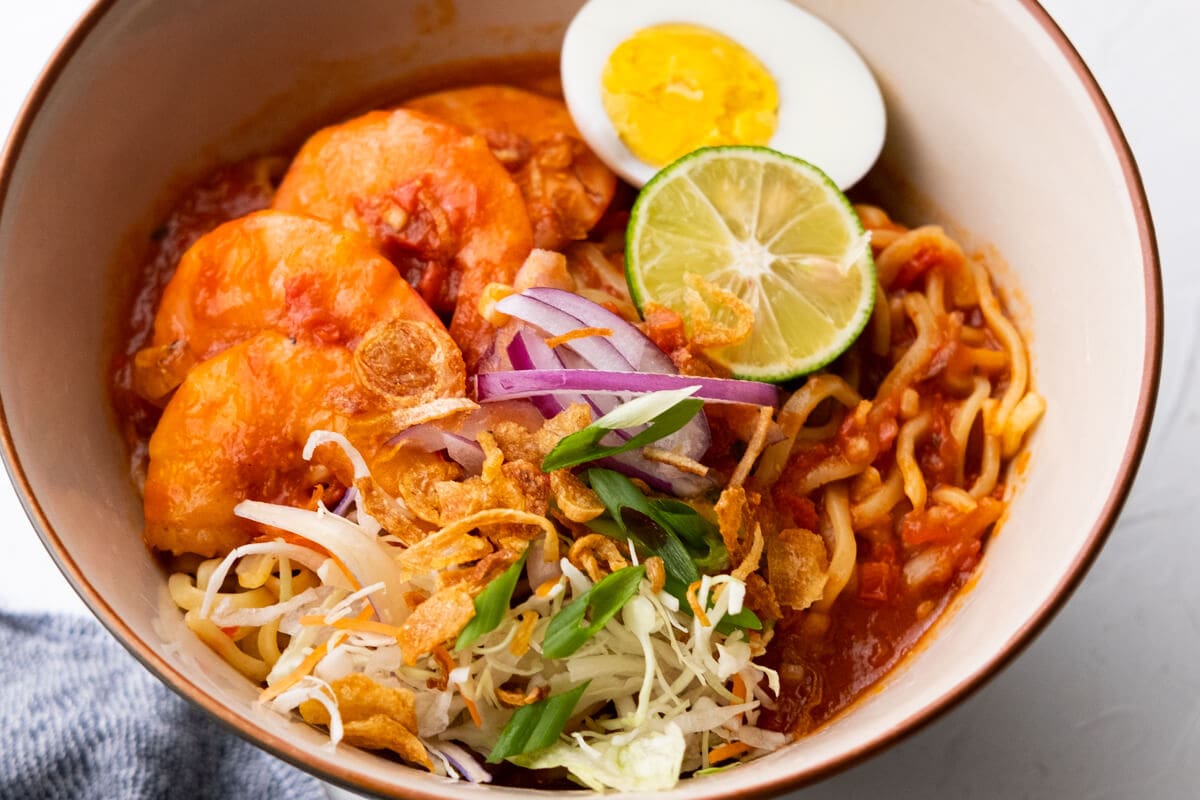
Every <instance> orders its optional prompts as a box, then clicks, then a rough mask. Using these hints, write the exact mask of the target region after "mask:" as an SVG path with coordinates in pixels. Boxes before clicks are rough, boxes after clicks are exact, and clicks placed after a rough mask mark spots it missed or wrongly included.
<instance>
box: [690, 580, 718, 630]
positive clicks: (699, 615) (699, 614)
mask: <svg viewBox="0 0 1200 800" xmlns="http://www.w3.org/2000/svg"><path fill="white" fill-rule="evenodd" d="M699 591H700V581H694V582H693V583H692V585H691V586H689V587H688V588H687V601H688V605H689V606H691V607H692V613H693V614H695V615H696V619H698V620H700V624H701V625H703V626H704V627H706V628H709V627H712V622H711V621H710V620H709V619H708V614H705V613H704V609H703V608H702V607H701V606H700V598H699V597H697V595H696V593H697V592H699Z"/></svg>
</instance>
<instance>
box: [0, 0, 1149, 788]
mask: <svg viewBox="0 0 1200 800" xmlns="http://www.w3.org/2000/svg"><path fill="white" fill-rule="evenodd" d="M120 2H122V0H92V2H91V5H90V6H89V7H88V9H87V10H86V11H85V12H84V13H83V15H82V16H81V17H80V18H79V19H78V20H77V21H76V22H75V24H74V25H73V27H72V28H71V29H70V31H69V32H68V34H67V35H66V37H65V38H64V39H63V40H62V42H61V43H59V45H58V46H57V47H56V48H55V50H54V51H53V53H52V55H51V56H50V58H49V60H48V61H47V63H46V65H45V66H44V67H43V68H42V70H41V72H40V74H39V75H38V78H37V80H36V82H35V83H34V85H33V87H32V89H31V90H30V91H29V94H28V95H27V96H26V98H25V100H24V102H23V103H22V105H21V107H20V109H19V111H18V113H17V116H16V119H15V121H14V123H13V127H12V129H11V131H10V133H9V136H8V138H7V140H6V142H5V143H4V146H3V149H0V218H2V217H3V213H4V206H5V203H6V201H7V199H8V189H9V186H10V184H11V181H12V176H13V173H14V171H15V168H16V165H17V162H18V161H19V159H20V156H21V153H22V149H23V146H24V144H25V141H26V139H27V138H28V135H29V132H30V130H31V128H32V127H33V124H34V121H35V119H36V118H37V115H38V112H39V111H40V110H41V108H42V106H43V105H44V104H45V102H46V99H47V98H48V97H49V95H50V93H51V92H52V91H53V89H54V88H55V86H56V84H57V82H58V79H59V77H60V76H61V75H62V73H63V71H64V70H65V69H66V68H67V66H68V64H69V63H70V61H71V59H72V58H73V57H74V56H75V54H76V53H77V52H78V51H79V50H80V48H81V47H82V46H83V44H84V43H85V41H86V40H87V38H88V36H89V35H90V34H91V33H92V32H93V31H94V30H95V29H96V27H97V26H98V25H99V24H100V22H101V21H102V20H103V18H104V17H105V15H106V14H107V13H108V12H110V11H111V10H112V9H113V8H114V7H116V6H117V5H118V4H119V3H120ZM1017 2H1018V3H1019V5H1020V6H1021V7H1022V8H1023V9H1024V10H1025V11H1026V13H1028V14H1029V15H1030V16H1031V17H1032V18H1033V21H1034V22H1035V23H1036V24H1037V25H1038V26H1039V27H1040V29H1041V31H1042V33H1043V34H1044V35H1046V36H1048V37H1049V38H1050V40H1051V42H1052V43H1053V44H1054V45H1055V47H1056V49H1057V50H1058V51H1059V53H1060V54H1061V55H1062V56H1063V57H1064V58H1065V59H1066V60H1067V62H1068V64H1069V66H1070V67H1071V68H1072V70H1073V71H1074V73H1075V77H1076V79H1077V80H1078V81H1079V83H1080V84H1082V86H1083V88H1084V90H1085V91H1086V92H1087V94H1088V97H1089V99H1090V100H1091V102H1092V106H1093V108H1094V109H1095V111H1096V113H1097V114H1098V115H1099V117H1100V119H1101V122H1102V124H1103V126H1104V129H1105V133H1106V134H1107V135H1108V138H1109V144H1110V146H1111V147H1112V149H1113V151H1114V153H1115V155H1116V156H1117V159H1118V162H1119V164H1120V167H1121V172H1122V176H1123V178H1124V181H1125V187H1126V191H1127V192H1128V194H1129V200H1130V204H1131V211H1132V212H1133V215H1134V217H1135V221H1136V223H1137V229H1138V240H1139V244H1140V247H1141V254H1142V272H1143V280H1144V286H1145V289H1146V309H1145V313H1146V339H1145V348H1144V352H1143V362H1144V364H1145V368H1144V370H1143V373H1142V380H1141V385H1140V386H1139V389H1138V402H1137V407H1136V409H1135V412H1134V418H1133V423H1134V424H1133V428H1132V429H1131V431H1130V434H1129V438H1128V440H1127V441H1126V445H1125V450H1124V453H1123V454H1122V457H1121V464H1120V467H1119V469H1118V475H1117V479H1116V481H1115V482H1114V483H1113V486H1112V487H1111V489H1110V490H1109V494H1108V496H1107V498H1106V499H1105V502H1104V505H1103V507H1102V508H1101V511H1100V514H1099V516H1098V517H1097V519H1096V521H1095V522H1094V524H1093V526H1092V529H1091V531H1090V532H1089V533H1088V537H1087V539H1086V540H1085V542H1084V545H1083V547H1082V548H1081V549H1080V551H1079V552H1078V553H1077V554H1076V556H1075V558H1074V560H1073V561H1072V562H1071V564H1070V566H1069V567H1068V569H1067V571H1066V573H1065V574H1064V575H1063V577H1062V579H1061V580H1060V581H1059V583H1058V585H1057V586H1056V587H1055V588H1054V591H1053V592H1052V593H1051V594H1050V595H1049V596H1048V597H1047V598H1046V599H1045V600H1044V601H1043V603H1042V604H1041V605H1040V606H1039V607H1038V608H1037V610H1036V611H1035V612H1034V613H1033V614H1032V615H1031V616H1030V617H1029V618H1028V619H1027V620H1026V621H1025V622H1024V624H1023V625H1022V626H1021V628H1020V629H1019V630H1018V631H1017V632H1016V633H1015V634H1014V635H1013V636H1012V637H1011V638H1010V639H1009V640H1008V641H1007V642H1005V643H1004V644H1003V646H1002V647H1001V648H1000V649H999V650H998V651H997V652H996V653H995V655H994V656H993V657H992V658H991V659H990V660H989V661H988V662H987V663H986V664H985V665H984V666H983V667H981V668H979V669H977V670H975V671H973V672H972V673H971V674H969V675H966V676H965V677H963V678H962V679H961V680H960V681H959V682H958V683H957V684H956V685H955V686H954V687H953V688H952V689H951V690H950V691H949V692H947V693H946V694H944V695H943V696H942V697H940V698H938V700H937V701H936V702H934V703H931V704H930V705H928V706H926V707H924V708H922V709H920V710H919V711H917V712H915V713H913V714H911V715H910V716H908V717H907V718H905V719H904V720H902V721H901V722H899V723H898V724H896V725H895V726H893V727H892V728H891V729H890V730H888V731H886V732H884V733H883V734H880V735H878V736H876V737H874V738H871V739H869V740H867V741H864V742H862V743H861V744H859V745H858V746H857V747H855V748H853V749H851V750H848V751H847V752H844V753H842V754H840V755H839V756H837V757H836V758H833V759H830V760H827V761H825V762H824V763H819V764H814V765H811V766H809V767H807V768H805V769H803V770H800V771H798V772H794V773H790V774H786V775H782V776H778V777H774V778H770V779H765V780H759V781H756V782H754V783H753V784H752V785H750V786H748V787H745V788H737V789H733V788H729V789H726V790H723V791H721V792H719V793H714V794H709V795H707V796H708V797H710V798H712V799H713V800H733V798H757V797H768V796H774V795H777V794H781V793H783V792H785V791H789V790H793V789H798V788H800V787H801V786H804V785H807V784H810V783H814V782H816V781H818V780H821V779H824V778H828V777H830V776H832V775H834V774H837V773H838V772H841V771H843V770H845V769H847V768H849V767H851V766H854V765H856V764H858V763H860V762H862V761H864V760H866V759H867V758H869V757H870V756H872V755H875V754H876V753H878V752H880V751H882V750H883V749H884V748H887V747H889V746H891V745H892V744H895V743H896V742H898V741H900V740H901V739H903V738H905V737H907V736H910V735H912V734H914V733H916V732H917V731H919V730H921V729H922V728H924V727H925V726H926V725H928V724H929V723H930V722H932V721H934V720H935V719H937V718H938V717H940V716H941V715H942V714H944V713H946V712H947V711H948V710H950V709H951V708H953V707H954V706H956V705H958V704H959V703H960V702H962V701H963V700H965V699H966V698H967V697H968V696H970V695H971V694H973V693H974V692H975V691H976V690H978V689H979V688H980V687H981V686H983V684H985V683H986V682H987V681H988V680H990V679H991V678H993V677H994V676H995V675H997V674H998V673H999V672H1000V671H1001V670H1002V669H1004V667H1006V666H1008V664H1009V663H1011V662H1012V661H1013V659H1015V658H1016V657H1017V656H1018V655H1020V653H1021V652H1023V651H1024V650H1025V648H1026V647H1028V646H1029V645H1030V644H1031V643H1032V642H1033V640H1034V639H1035V638H1036V637H1037V636H1038V634H1040V633H1041V632H1042V631H1043V630H1044V629H1045V627H1046V626H1047V625H1048V624H1049V622H1050V621H1051V620H1052V619H1053V618H1054V616H1055V615H1056V614H1057V613H1058V611H1059V610H1060V609H1061V608H1062V607H1063V605H1064V604H1065V603H1066V601H1067V600H1068V599H1069V598H1070V596H1071V594H1072V593H1073V592H1074V591H1075V589H1076V588H1077V587H1078V585H1079V583H1080V581H1081V580H1082V579H1083V577H1084V575H1085V574H1086V573H1087V571H1088V569H1089V568H1090V567H1091V565H1092V563H1093V562H1094V561H1095V559H1096V556H1097V555H1098V554H1099V552H1100V550H1101V548H1102V547H1103V545H1104V543H1105V541H1106V540H1107V539H1108V536H1109V534H1110V533H1111V532H1112V529H1113V527H1114V526H1115V524H1116V522H1117V518H1118V517H1119V515H1120V512H1121V508H1122V506H1123V505H1124V503H1125V500H1126V499H1127V497H1128V495H1129V492H1130V489H1131V487H1132V484H1133V480H1134V476H1135V475H1136V473H1137V470H1138V466H1139V465H1140V463H1141V460H1142V457H1143V455H1144V454H1145V450H1146V444H1147V440H1148V437H1149V432H1150V424H1151V419H1152V417H1153V415H1154V408H1155V402H1156V399H1157V396H1158V387H1159V378H1160V375H1161V371H1162V349H1163V296H1162V274H1161V264H1160V260H1159V253H1158V243H1157V239H1156V236H1155V232H1154V224H1153V221H1152V219H1151V216H1150V207H1149V202H1148V200H1147V198H1146V191H1145V187H1144V185H1143V182H1142V177H1141V174H1140V172H1139V170H1138V167H1137V163H1136V161H1135V159H1134V156H1133V152H1132V149H1131V148H1130V146H1129V142H1128V140H1127V138H1126V136H1125V134H1124V132H1123V131H1122V129H1121V126H1120V124H1119V123H1118V122H1117V119H1116V115H1115V114H1114V113H1113V110H1112V107H1111V105H1110V104H1109V102H1108V100H1107V98H1106V97H1105V96H1104V93H1103V90H1102V89H1101V88H1100V85H1099V83H1098V82H1097V81H1096V78H1095V76H1094V75H1093V74H1092V72H1091V70H1090V69H1089V68H1088V67H1087V65H1086V64H1085V63H1084V61H1083V58H1082V57H1081V56H1080V55H1079V52H1078V51H1077V50H1076V49H1075V47H1074V45H1072V44H1071V42H1070V40H1069V39H1068V38H1067V36H1066V34H1065V33H1064V32H1063V31H1062V29H1061V28H1060V27H1059V26H1058V24H1057V23H1056V22H1055V21H1054V19H1053V18H1052V17H1051V16H1050V14H1049V13H1048V12H1047V11H1046V10H1045V9H1044V8H1043V7H1042V6H1041V4H1040V2H1038V0H1017ZM0 455H2V456H3V461H4V466H5V468H6V470H7V472H8V474H9V477H10V479H11V481H12V483H13V487H14V488H15V489H16V494H17V497H18V499H19V500H20V502H21V505H22V507H23V508H24V511H25V514H26V516H27V517H28V518H29V520H30V522H31V523H32V525H33V527H34V529H35V530H36V532H37V534H38V537H39V538H40V539H41V541H42V544H43V546H45V548H46V550H47V551H48V552H49V554H50V556H51V558H52V559H53V560H54V562H55V564H56V566H57V567H58V568H59V570H60V571H61V572H62V573H63V575H64V576H65V577H66V579H67V581H68V582H69V583H70V585H71V588H72V589H73V590H74V591H75V592H76V594H78V595H79V597H80V598H81V599H82V600H83V602H84V603H85V605H87V607H88V608H89V609H90V610H91V612H92V613H93V614H94V615H95V616H96V617H97V618H98V619H99V621H100V622H101V623H102V624H103V625H104V627H105V628H106V629H107V630H108V631H109V633H111V634H112V635H113V636H114V637H115V638H116V639H117V640H118V641H119V642H120V643H121V644H122V645H123V646H124V647H125V649H126V650H128V651H129V653H130V654H131V655H133V657H134V658H135V659H137V660H138V661H139V662H140V663H141V664H142V666H144V667H145V668H146V669H147V670H149V671H150V672H151V673H152V674H154V675H155V676H156V677H157V678H158V679H159V680H161V681H162V682H163V683H165V684H166V685H167V686H168V687H169V688H170V689H172V690H173V691H174V692H175V693H176V694H178V695H179V696H181V697H183V698H184V699H185V700H187V701H189V702H191V703H193V704H195V705H196V706H198V707H200V708H201V709H203V710H204V711H206V712H208V713H209V714H210V715H211V716H212V717H214V718H216V719H217V720H218V721H220V722H221V723H223V724H224V726H225V727H226V728H228V729H229V730H231V731H232V732H233V733H235V734H237V735H238V736H240V737H241V738H243V739H245V740H246V741H248V742H250V743H251V744H254V745H255V746H257V747H260V748H262V749H264V750H266V751H267V752H269V753H271V754H272V755H274V756H276V757H278V758H281V759H283V760H284V761H287V762H288V763H290V764H292V765H294V766H296V767H298V768H300V769H302V770H304V771H306V772H308V773H310V774H312V775H314V776H315V777H317V778H319V779H321V780H324V781H328V782H330V783H333V784H336V785H339V786H342V787H344V788H347V789H351V790H355V791H365V792H371V793H373V794H378V795H383V796H389V797H396V796H398V795H396V794H395V788H394V784H391V783H389V782H384V781H380V780H376V779H374V778H372V777H371V776H369V775H365V774H363V773H359V772H357V771H354V770H352V769H350V768H348V767H346V766H344V765H343V764H340V763H338V762H337V761H336V760H335V759H334V758H333V757H331V756H321V757H319V759H318V760H316V761H309V760H308V754H307V753H306V752H305V751H304V750H303V749H301V747H300V746H299V745H297V744H296V743H295V742H292V741H289V740H288V739H286V738H284V737H282V736H278V735H275V734H273V733H270V732H268V731H266V730H265V729H263V728H260V727H259V726H257V725H254V724H253V723H252V722H250V721H249V720H246V719H244V718H242V717H240V716H237V715H236V714H234V713H233V711H232V710H231V709H230V708H229V707H227V706H226V705H225V704H224V703H222V702H220V701H219V700H217V699H216V698H215V697H213V696H212V695H210V694H208V693H207V692H205V691H204V690H202V689H200V688H199V687H198V686H196V685H195V684H194V683H192V682H191V681H190V680H189V679H188V678H187V676H185V675H184V674H183V673H182V672H180V671H179V669H177V668H176V667H175V666H174V665H172V664H171V663H170V662H168V661H167V660H166V659H164V658H162V657H161V656H159V655H158V654H157V653H155V652H154V650H153V649H151V647H150V646H149V645H148V644H147V643H146V642H145V641H143V640H142V639H141V638H139V637H138V636H137V635H136V634H135V633H134V632H133V630H132V629H131V628H130V627H129V626H128V625H127V624H126V623H125V622H124V621H123V620H122V619H121V618H120V617H119V616H118V615H117V614H116V613H115V611H114V610H113V608H112V607H111V606H110V605H109V604H108V603H107V601H106V600H105V599H104V598H103V597H101V596H100V594H99V593H98V592H97V591H96V589H95V587H93V586H92V584H91V583H90V582H89V580H88V578H87V576H86V575H84V574H83V572H82V571H81V570H80V568H79V566H78V564H76V563H75V561H74V559H73V558H72V557H71V554H70V553H69V552H67V550H66V548H65V547H64V545H63V543H62V541H61V540H60V539H59V537H58V534H57V532H56V531H55V530H54V527H53V525H51V524H50V521H49V518H48V517H47V515H46V513H45V511H44V509H43V508H42V506H41V503H40V501H39V500H38V499H37V497H36V495H35V494H34V492H33V488H32V486H31V485H30V483H29V480H28V477H27V476H26V473H25V469H24V466H23V465H22V463H21V458H20V455H19V454H18V453H17V450H16V447H15V445H14V444H13V439H12V433H11V431H10V429H9V424H8V418H7V415H6V412H5V403H4V394H3V387H2V386H0ZM406 791H407V792H409V795H410V796H411V797H413V798H414V800H441V798H443V797H444V794H443V793H442V792H439V791H437V790H435V789H433V788H432V787H431V788H430V789H429V790H425V789H417V788H415V787H408V788H407V790H406Z"/></svg>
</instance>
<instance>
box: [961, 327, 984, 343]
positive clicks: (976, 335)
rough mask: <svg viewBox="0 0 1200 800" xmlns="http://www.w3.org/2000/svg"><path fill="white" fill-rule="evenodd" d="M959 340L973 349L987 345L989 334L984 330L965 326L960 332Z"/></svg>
mask: <svg viewBox="0 0 1200 800" xmlns="http://www.w3.org/2000/svg"><path fill="white" fill-rule="evenodd" d="M958 338H959V340H960V341H961V342H962V343H963V344H965V345H970V346H971V347H980V346H982V345H985V344H987V332H986V331H985V330H984V329H983V328H975V327H972V326H970V325H963V326H962V328H960V329H959V331H958Z"/></svg>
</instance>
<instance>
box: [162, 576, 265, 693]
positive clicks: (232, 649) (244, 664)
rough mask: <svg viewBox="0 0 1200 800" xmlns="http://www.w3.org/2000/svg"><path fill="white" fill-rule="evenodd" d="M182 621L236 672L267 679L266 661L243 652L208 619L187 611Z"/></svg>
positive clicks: (255, 680)
mask: <svg viewBox="0 0 1200 800" xmlns="http://www.w3.org/2000/svg"><path fill="white" fill-rule="evenodd" d="M254 591H258V590H254ZM183 621H184V622H185V623H186V624H187V626H188V628H189V629H190V630H191V631H192V633H194V634H196V636H198V637H200V640H201V641H202V642H204V643H205V644H206V645H208V646H209V647H210V648H211V649H212V650H214V651H216V653H217V655H219V656H220V657H221V658H223V659H225V661H226V662H228V663H229V665H230V666H232V667H233V668H234V669H236V670H237V671H238V672H240V673H242V674H243V675H245V676H246V677H247V678H249V679H250V680H252V681H254V682H255V683H261V682H263V681H265V680H266V679H267V673H268V672H270V671H271V668H270V667H268V666H267V664H266V662H265V661H262V660H260V659H257V658H254V657H253V656H251V655H249V654H247V653H245V652H243V651H242V649H241V648H239V647H238V646H237V645H236V644H234V642H233V640H232V639H230V638H229V637H228V636H226V635H225V633H224V632H223V631H222V630H221V629H220V628H218V627H217V626H216V625H215V624H213V623H212V622H211V621H210V620H207V619H203V618H202V617H201V616H200V615H199V613H197V612H195V611H189V612H187V613H186V614H185V615H184V616H183Z"/></svg>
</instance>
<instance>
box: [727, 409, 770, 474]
mask: <svg viewBox="0 0 1200 800" xmlns="http://www.w3.org/2000/svg"><path fill="white" fill-rule="evenodd" d="M771 415H772V409H771V407H770V406H763V407H762V408H760V409H759V410H758V419H757V420H756V421H755V425H754V433H753V434H751V436H750V441H749V442H747V443H746V452H745V453H744V454H743V455H742V460H741V461H739V462H738V465H737V469H735V470H734V471H733V477H731V478H730V479H729V485H730V486H741V485H742V484H743V483H745V482H746V478H748V477H749V476H750V468H751V467H753V466H754V462H755V461H757V460H758V457H759V456H760V455H762V452H763V447H764V446H765V445H766V443H767V431H768V430H769V429H770V427H771Z"/></svg>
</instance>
